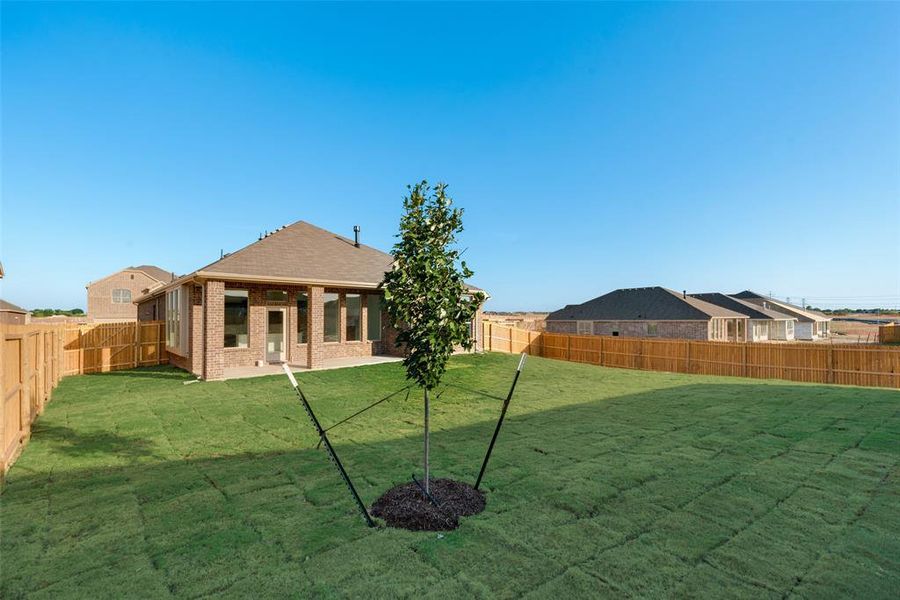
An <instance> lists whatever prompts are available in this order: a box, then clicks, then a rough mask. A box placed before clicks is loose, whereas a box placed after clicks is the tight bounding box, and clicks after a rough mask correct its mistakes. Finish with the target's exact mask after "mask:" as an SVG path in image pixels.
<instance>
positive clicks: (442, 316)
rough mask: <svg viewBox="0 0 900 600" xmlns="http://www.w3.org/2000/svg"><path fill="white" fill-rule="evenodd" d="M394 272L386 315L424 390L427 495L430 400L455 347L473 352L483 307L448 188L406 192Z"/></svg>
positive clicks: (409, 371)
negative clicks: (474, 328) (459, 241)
mask: <svg viewBox="0 0 900 600" xmlns="http://www.w3.org/2000/svg"><path fill="white" fill-rule="evenodd" d="M407 188H408V189H409V195H408V196H407V197H405V198H404V199H403V210H404V213H403V216H402V217H401V219H400V232H399V233H398V234H397V237H398V238H399V241H398V242H397V243H396V244H394V248H393V255H394V259H395V260H394V268H393V269H392V270H391V271H389V272H388V273H385V276H384V281H383V283H382V285H383V288H384V302H385V310H386V311H387V313H388V315H389V317H390V321H391V324H392V325H393V326H394V327H396V328H397V330H398V332H399V333H398V335H397V345H398V346H402V347H403V348H404V349H405V352H406V358H405V359H404V360H403V364H404V366H405V367H406V376H407V378H408V379H411V380H413V381H415V382H416V384H417V385H418V386H419V387H421V388H422V390H423V395H424V399H425V452H424V454H425V457H424V461H423V462H424V465H425V490H426V491H428V490H429V477H430V465H429V446H430V432H429V398H428V393H429V392H430V391H431V390H433V389H434V388H435V387H436V386H437V385H438V384H439V383H440V381H441V377H442V376H443V375H444V371H445V370H446V367H447V361H448V360H449V359H450V356H451V355H452V354H453V351H454V349H455V348H456V347H457V346H462V347H463V348H471V347H472V343H473V340H472V337H471V332H470V326H469V323H470V321H471V320H472V319H473V318H474V317H475V313H476V312H477V310H478V307H479V306H480V305H481V303H482V302H484V294H482V293H481V292H471V291H470V290H469V289H468V287H467V286H466V284H465V279H466V278H468V277H471V276H472V274H473V273H472V271H471V270H470V269H469V267H468V266H466V263H465V261H463V260H461V258H460V252H459V250H457V249H456V248H455V244H456V235H457V234H458V233H460V232H461V231H462V230H463V225H462V215H463V211H462V209H460V208H452V207H451V205H452V203H453V201H452V199H451V198H450V196H448V195H447V186H446V185H445V184H443V183H439V184H437V185H436V186H434V187H430V186H429V185H428V182H427V181H422V182H420V183H417V184H415V185H413V186H407Z"/></svg>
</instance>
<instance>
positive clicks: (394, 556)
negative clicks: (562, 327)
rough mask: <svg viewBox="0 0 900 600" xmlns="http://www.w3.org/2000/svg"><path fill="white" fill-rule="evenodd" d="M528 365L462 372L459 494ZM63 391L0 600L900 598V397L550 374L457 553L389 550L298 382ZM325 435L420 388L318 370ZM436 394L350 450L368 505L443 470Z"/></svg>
mask: <svg viewBox="0 0 900 600" xmlns="http://www.w3.org/2000/svg"><path fill="white" fill-rule="evenodd" d="M515 363H516V357H514V356H508V355H484V356H463V357H457V358H454V359H453V362H452V364H451V368H450V370H449V371H448V373H447V377H446V382H447V383H452V384H453V387H448V388H447V389H446V391H445V392H444V393H443V395H442V396H441V397H440V399H439V400H437V401H436V402H434V404H433V416H432V423H433V426H434V427H435V432H434V435H433V441H432V456H433V470H434V472H435V474H436V476H441V477H443V476H449V477H456V478H460V479H465V480H472V479H474V476H475V475H476V473H477V469H478V466H479V464H480V461H481V458H482V455H483V452H484V450H485V448H486V445H487V442H488V440H489V437H490V434H491V432H492V430H493V426H494V423H495V419H496V417H497V415H498V413H499V409H500V401H499V400H497V399H493V398H488V397H485V396H483V395H480V394H477V393H474V391H472V390H480V391H485V392H488V393H490V394H493V395H495V396H503V395H505V393H506V390H507V387H508V385H509V382H510V379H511V376H512V372H513V369H514V368H515ZM187 380H188V377H187V376H186V375H185V374H183V373H181V372H179V371H175V370H169V369H165V368H160V369H149V370H137V371H127V372H119V373H109V374H104V375H87V376H81V377H71V378H68V379H66V380H64V381H63V382H62V384H61V386H60V387H59V389H58V390H57V391H56V393H55V397H54V401H53V402H52V403H51V404H50V405H49V406H48V408H47V411H46V413H45V414H44V415H43V416H42V417H41V418H40V420H39V421H38V423H37V424H36V426H35V429H34V435H33V438H32V440H31V442H30V444H29V445H28V447H27V448H26V449H25V451H24V453H23V454H22V456H21V457H20V459H19V461H18V463H17V464H16V465H15V466H14V467H13V469H12V470H11V471H10V473H9V477H8V482H7V486H6V488H5V490H4V492H3V494H2V496H0V524H2V532H0V552H2V574H0V596H2V597H3V598H17V597H21V596H25V595H28V596H29V597H35V598H41V597H53V598H58V597H110V596H114V597H138V596H139V597H165V596H177V597H200V596H205V595H213V594H216V595H225V596H274V595H278V596H287V595H291V596H304V597H310V596H318V597H332V596H365V597H389V596H390V597H396V596H426V597H428V596H430V597H446V596H450V597H454V596H463V595H465V596H476V597H478V596H480V597H496V596H500V597H517V596H529V597H535V598H553V597H557V598H558V597H560V596H564V597H570V596H576V597H577V596H587V595H598V594H603V593H608V594H611V595H617V596H623V595H633V596H673V597H708V596H715V597H732V598H740V597H753V598H760V597H763V598H765V597H773V598H774V597H779V598H783V597H809V598H823V597H848V596H854V597H865V598H877V597H884V598H888V597H896V596H895V594H896V591H897V590H898V589H900V484H898V469H897V465H898V459H900V445H898V443H897V440H898V437H900V394H898V393H897V392H896V391H890V390H877V389H863V388H850V387H835V386H815V385H800V384H786V383H778V382H761V381H758V380H742V379H725V378H714V377H701V376H686V375H674V374H666V373H651V372H639V371H625V370H615V369H605V368H600V367H593V366H587V365H578V364H571V363H564V362H555V361H549V360H542V359H531V360H530V361H529V363H528V365H527V367H526V370H525V373H524V375H523V376H522V378H521V380H520V384H519V389H518V392H517V395H516V397H515V398H514V400H513V403H512V405H511V408H510V412H509V415H508V418H507V422H506V425H505V426H504V430H503V432H502V433H501V437H500V439H499V441H498V445H497V448H496V451H495V455H494V458H493V461H492V463H491V465H490V467H489V469H488V472H487V475H486V477H485V484H484V485H485V487H486V489H487V492H488V504H487V509H486V510H485V512H484V513H482V514H480V515H477V516H474V517H470V518H465V519H463V522H462V525H461V527H460V528H459V529H458V530H456V531H454V532H450V533H446V534H443V535H438V534H435V533H413V532H407V531H401V530H393V529H383V528H382V529H374V530H372V529H367V528H366V527H365V526H364V525H363V523H362V519H361V518H360V517H359V515H358V514H357V513H355V509H354V507H353V505H352V503H351V501H350V499H349V495H348V493H347V491H346V489H345V488H344V486H343V484H342V483H341V482H340V480H339V478H338V476H337V474H336V473H335V471H334V469H333V468H332V466H331V465H330V464H329V463H328V460H327V459H326V457H325V455H324V453H323V451H321V450H315V449H314V446H315V441H316V439H315V436H314V435H313V433H312V428H311V426H310V425H309V423H308V421H307V419H306V417H305V415H304V414H303V413H302V409H301V408H300V406H299V404H298V403H297V401H296V399H295V397H294V396H293V394H292V393H291V390H290V388H289V387H288V384H287V381H286V379H285V378H284V377H265V378H258V379H252V380H239V381H231V382H220V383H197V384H193V385H182V383H183V382H184V381H187ZM301 385H303V386H304V389H305V391H306V392H307V394H308V396H309V397H310V399H311V401H312V403H313V405H314V407H315V409H316V410H317V411H318V413H319V417H320V420H321V421H322V422H323V423H324V424H329V423H334V422H336V421H338V420H339V419H340V418H342V417H344V416H346V415H349V414H351V413H353V412H354V411H355V410H357V409H359V408H360V407H362V406H364V405H365V404H367V403H368V402H369V401H372V400H375V399H377V398H379V397H381V396H383V395H386V394H387V393H388V392H391V391H394V390H395V389H397V388H400V387H402V386H403V385H405V383H404V381H403V376H402V372H401V367H400V366H399V365H397V364H388V365H378V366H371V367H359V368H354V369H345V370H339V371H324V372H318V373H313V374H307V375H303V376H302V377H301ZM421 419H422V416H421V399H420V398H419V397H416V396H411V397H410V398H409V399H406V400H404V398H403V397H402V396H401V397H400V398H399V399H395V400H391V401H389V402H388V403H385V404H383V405H381V406H379V407H377V408H375V409H373V410H372V411H370V412H368V413H365V414H364V415H362V416H361V417H358V418H357V419H355V420H353V421H351V422H349V423H347V424H346V425H343V426H341V427H339V428H337V429H335V430H334V431H333V441H334V443H335V446H336V448H337V449H338V452H339V453H340V454H341V458H342V459H343V461H344V462H345V464H346V466H347V468H348V471H349V472H350V474H351V476H352V477H353V478H354V482H355V483H356V485H357V487H358V489H359V491H360V494H361V495H362V497H363V499H364V501H366V502H367V503H368V504H371V502H373V501H374V500H375V499H376V498H377V497H378V496H379V495H380V494H381V493H382V492H383V491H385V490H386V489H387V488H389V487H390V486H392V485H393V484H395V483H399V482H401V481H406V480H408V479H409V476H410V472H412V471H413V470H415V471H416V472H417V473H421V466H420V457H421Z"/></svg>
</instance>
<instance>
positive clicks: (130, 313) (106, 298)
mask: <svg viewBox="0 0 900 600" xmlns="http://www.w3.org/2000/svg"><path fill="white" fill-rule="evenodd" d="M157 284H159V282H158V281H157V280H156V279H153V278H152V277H150V276H148V275H147V274H145V273H144V272H143V271H130V270H124V271H119V272H118V273H114V274H113V275H110V276H109V277H106V278H104V279H101V280H100V281H96V282H92V283H89V284H88V285H87V314H88V316H89V317H91V318H93V319H94V320H95V321H97V320H101V321H102V320H111V321H129V320H136V319H137V318H138V309H137V305H135V304H134V303H133V302H132V300H137V299H138V298H139V297H140V296H141V295H142V290H145V289H147V288H149V287H152V286H154V285H157ZM115 289H126V290H129V291H130V292H131V300H129V301H128V302H122V303H114V302H113V301H112V293H113V290H115Z"/></svg>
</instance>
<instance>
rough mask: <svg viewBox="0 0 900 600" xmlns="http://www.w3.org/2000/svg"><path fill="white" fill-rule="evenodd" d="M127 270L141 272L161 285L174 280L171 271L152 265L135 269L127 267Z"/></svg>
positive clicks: (173, 274)
mask: <svg viewBox="0 0 900 600" xmlns="http://www.w3.org/2000/svg"><path fill="white" fill-rule="evenodd" d="M128 268H129V269H134V270H136V271H143V272H144V273H146V274H147V275H149V276H150V277H152V278H154V279H156V280H158V281H161V282H163V283H169V282H170V281H172V280H173V279H175V273H172V272H171V271H166V270H165V269H160V268H159V267H156V266H153V265H139V266H137V267H128Z"/></svg>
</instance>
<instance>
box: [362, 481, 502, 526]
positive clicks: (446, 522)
mask: <svg viewBox="0 0 900 600" xmlns="http://www.w3.org/2000/svg"><path fill="white" fill-rule="evenodd" d="M428 491H429V493H430V494H431V497H432V498H434V499H435V501H437V503H438V505H437V506H435V505H434V504H432V503H431V501H430V500H429V499H428V498H426V497H425V494H423V493H422V490H421V489H419V486H418V485H416V484H415V483H414V482H410V483H402V484H400V485H398V486H396V487H393V488H391V489H389V490H388V491H387V492H385V494H384V495H383V496H382V497H381V498H379V499H378V500H376V501H375V504H373V505H372V514H373V515H375V516H376V517H380V518H382V519H384V520H385V522H386V523H387V524H388V525H389V526H391V527H400V528H402V529H409V530H412V531H450V530H451V529H456V528H457V527H459V517H467V516H469V515H476V514H478V513H480V512H481V511H483V510H484V504H485V502H484V494H483V493H482V492H479V491H478V490H476V489H475V488H473V487H472V486H471V485H469V484H468V483H463V482H461V481H454V480H452V479H432V480H431V486H430V488H429V490H428Z"/></svg>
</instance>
